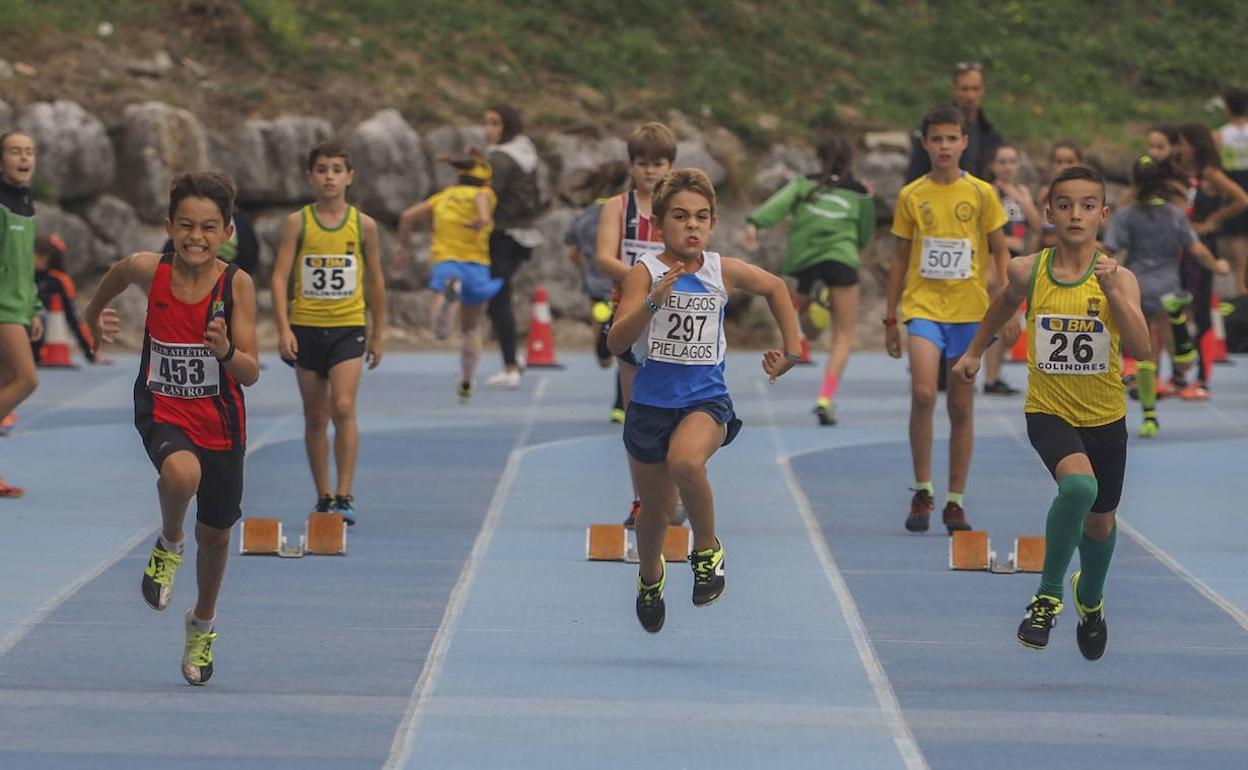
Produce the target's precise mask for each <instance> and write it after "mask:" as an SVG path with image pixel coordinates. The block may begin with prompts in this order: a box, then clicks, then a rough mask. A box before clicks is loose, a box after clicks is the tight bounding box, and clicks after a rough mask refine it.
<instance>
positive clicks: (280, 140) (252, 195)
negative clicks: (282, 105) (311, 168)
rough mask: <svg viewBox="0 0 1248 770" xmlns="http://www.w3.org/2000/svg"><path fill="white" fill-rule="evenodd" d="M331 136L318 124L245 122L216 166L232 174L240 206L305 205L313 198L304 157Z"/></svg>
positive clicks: (289, 119)
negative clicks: (300, 203) (314, 146)
mask: <svg viewBox="0 0 1248 770" xmlns="http://www.w3.org/2000/svg"><path fill="white" fill-rule="evenodd" d="M333 134H334V129H333V126H331V125H330V124H329V121H327V120H324V119H322V118H310V117H300V116H293V115H287V116H283V117H280V118H277V119H276V120H259V119H253V120H247V121H244V122H243V125H242V126H241V127H240V128H239V129H238V131H237V132H236V133H235V134H234V136H233V137H231V139H230V141H229V142H228V143H227V144H225V145H224V148H223V149H224V150H225V152H224V154H223V155H222V157H221V164H220V165H221V167H222V168H224V169H226V170H228V171H229V172H230V173H231V174H233V176H234V181H235V183H236V184H237V185H238V199H239V201H240V202H242V203H247V204H258V205H274V204H294V203H299V202H303V201H308V200H311V199H312V197H313V195H312V191H311V190H310V189H309V188H308V182H307V164H308V151H309V150H311V149H312V147H313V145H315V144H317V143H318V142H322V141H324V140H326V139H329V138H330V137H331V136H333Z"/></svg>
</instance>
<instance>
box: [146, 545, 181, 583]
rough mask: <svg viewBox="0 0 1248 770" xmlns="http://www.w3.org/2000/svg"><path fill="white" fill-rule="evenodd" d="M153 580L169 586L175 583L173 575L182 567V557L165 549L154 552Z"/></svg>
mask: <svg viewBox="0 0 1248 770" xmlns="http://www.w3.org/2000/svg"><path fill="white" fill-rule="evenodd" d="M152 561H153V562H154V564H153V566H152V580H154V581H156V582H157V583H159V584H161V585H162V586H167V585H169V584H170V583H172V582H173V573H174V570H176V569H177V568H178V567H180V566H181V565H182V556H181V555H180V554H176V553H170V552H169V551H166V550H165V549H163V548H157V549H156V550H155V551H153V552H152Z"/></svg>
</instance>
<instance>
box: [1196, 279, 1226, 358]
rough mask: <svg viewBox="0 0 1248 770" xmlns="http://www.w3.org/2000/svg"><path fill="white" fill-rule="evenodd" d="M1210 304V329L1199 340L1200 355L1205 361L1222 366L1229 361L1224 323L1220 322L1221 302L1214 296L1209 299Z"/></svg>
mask: <svg viewBox="0 0 1248 770" xmlns="http://www.w3.org/2000/svg"><path fill="white" fill-rule="evenodd" d="M1209 301H1210V302H1211V303H1212V305H1211V310H1210V311H1209V320H1210V327H1209V331H1207V332H1205V336H1203V337H1201V338H1200V354H1201V355H1202V356H1204V359H1205V360H1206V361H1209V362H1211V363H1215V364H1224V363H1226V362H1227V361H1229V360H1230V359H1229V358H1227V356H1226V323H1225V322H1224V321H1223V320H1222V301H1221V300H1219V299H1218V295H1217V294H1214V295H1213V296H1212V297H1210V298H1209Z"/></svg>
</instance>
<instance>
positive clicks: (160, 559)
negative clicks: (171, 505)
mask: <svg viewBox="0 0 1248 770" xmlns="http://www.w3.org/2000/svg"><path fill="white" fill-rule="evenodd" d="M181 565H182V554H180V553H170V552H169V551H166V550H165V549H164V548H162V547H161V545H160V537H159V536H157V538H156V545H154V546H152V555H151V556H149V557H148V559H147V569H145V570H143V582H142V585H141V587H142V589H143V601H145V602H147V606H149V607H151V608H152V609H154V610H163V609H165V608H166V607H168V606H169V602H171V601H173V577H174V573H175V572H177V570H178V567H180V566H181Z"/></svg>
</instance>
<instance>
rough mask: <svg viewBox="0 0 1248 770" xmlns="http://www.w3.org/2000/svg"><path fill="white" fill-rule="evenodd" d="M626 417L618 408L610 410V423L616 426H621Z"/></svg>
mask: <svg viewBox="0 0 1248 770" xmlns="http://www.w3.org/2000/svg"><path fill="white" fill-rule="evenodd" d="M626 416H627V415H625V413H624V410H623V409H621V408H619V407H618V406H617V407H616V408H614V409H612V410H611V422H613V423H615V424H616V425H623V424H624V418H625V417H626Z"/></svg>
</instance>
